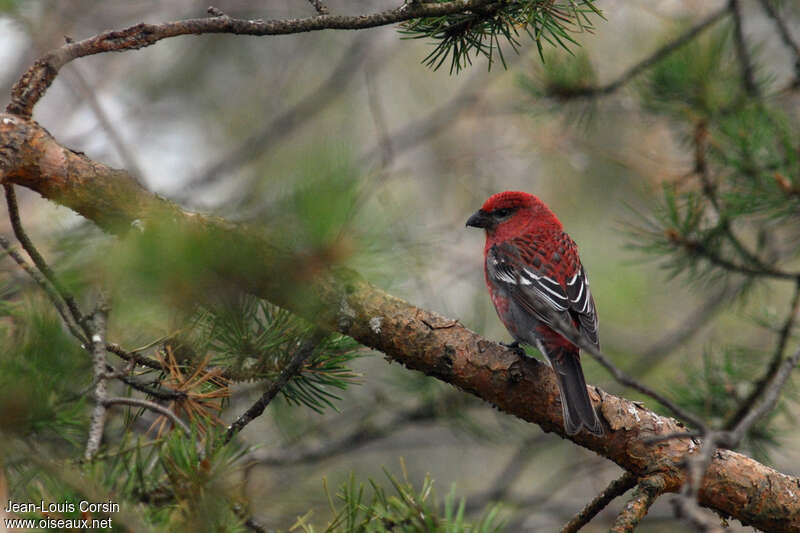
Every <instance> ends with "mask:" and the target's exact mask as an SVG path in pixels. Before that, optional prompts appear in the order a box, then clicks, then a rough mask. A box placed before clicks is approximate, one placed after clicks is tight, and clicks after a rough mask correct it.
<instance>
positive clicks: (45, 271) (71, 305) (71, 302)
mask: <svg viewBox="0 0 800 533" xmlns="http://www.w3.org/2000/svg"><path fill="white" fill-rule="evenodd" d="M3 189H4V190H5V193H6V204H7V205H8V218H9V220H10V221H11V227H12V229H13V230H14V235H15V236H16V237H17V240H18V241H19V243H20V245H22V249H23V250H25V251H26V252H27V253H28V256H29V257H30V258H31V260H32V261H33V264H34V265H35V266H36V268H37V269H38V270H39V272H41V273H42V275H43V276H44V277H45V278H46V279H47V281H49V282H50V283H51V284H52V285H53V287H55V290H56V292H57V293H58V295H59V297H60V298H61V299H63V300H64V303H65V304H66V306H67V309H69V312H70V314H71V315H72V318H73V319H74V320H75V324H76V325H77V326H78V328H80V329H82V330H83V332H84V333H85V335H86V337H87V338H88V337H91V336H92V333H91V331H90V329H89V327H88V325H87V324H85V323H84V320H83V314H82V313H81V311H80V309H78V304H76V303H75V299H74V298H73V297H72V295H71V294H70V293H69V292H67V290H66V289H65V288H64V286H63V285H61V283H60V282H59V281H58V278H56V275H55V273H54V272H53V270H52V269H51V268H50V266H49V265H48V264H47V261H45V259H44V257H43V256H42V254H41V253H39V250H37V249H36V246H35V245H34V244H33V241H31V239H30V237H28V234H27V233H26V232H25V228H23V227H22V220H21V218H20V216H19V206H18V205H17V195H16V193H15V192H14V186H13V185H11V184H8V183H4V184H3ZM78 339H79V340H80V339H81V337H78ZM83 342H84V343H85V342H86V341H85V340H84V341H83Z"/></svg>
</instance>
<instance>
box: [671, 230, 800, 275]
mask: <svg viewBox="0 0 800 533" xmlns="http://www.w3.org/2000/svg"><path fill="white" fill-rule="evenodd" d="M667 238H668V239H669V240H670V242H672V243H673V244H677V245H680V246H683V247H684V248H686V251H687V252H690V253H693V254H697V255H701V256H703V257H704V258H705V259H707V260H708V261H709V262H710V263H712V264H714V265H716V266H718V267H721V268H724V269H725V270H727V271H729V272H735V273H737V274H744V275H745V276H752V277H760V278H773V279H783V280H798V279H800V273H798V272H786V271H784V270H779V269H777V268H774V267H771V266H768V265H763V268H755V267H749V266H746V265H742V264H741V263H735V262H733V261H731V260H729V259H726V258H724V257H722V256H720V255H719V254H717V253H715V252H712V251H711V250H709V249H708V248H707V247H706V246H705V245H704V244H703V243H702V242H700V241H696V240H692V239H687V238H685V237H682V236H681V235H678V233H677V232H674V231H668V232H667Z"/></svg>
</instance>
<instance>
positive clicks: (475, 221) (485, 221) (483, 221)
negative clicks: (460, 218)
mask: <svg viewBox="0 0 800 533" xmlns="http://www.w3.org/2000/svg"><path fill="white" fill-rule="evenodd" d="M491 225H492V218H491V217H490V216H489V213H487V212H486V211H484V210H483V209H479V210H477V211H475V213H474V214H473V215H472V216H471V217H469V219H467V226H472V227H473V228H488V227H489V226H491Z"/></svg>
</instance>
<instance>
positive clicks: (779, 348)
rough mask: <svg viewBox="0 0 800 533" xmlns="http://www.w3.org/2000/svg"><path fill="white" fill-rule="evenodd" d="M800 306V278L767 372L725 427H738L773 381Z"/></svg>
mask: <svg viewBox="0 0 800 533" xmlns="http://www.w3.org/2000/svg"><path fill="white" fill-rule="evenodd" d="M798 307H800V280H798V281H797V282H796V283H795V287H794V296H792V303H791V304H790V305H789V314H788V316H787V317H786V320H785V321H784V323H783V326H782V327H781V330H780V333H779V335H778V343H777V345H776V347H775V353H774V354H773V356H772V360H771V361H770V364H769V368H767V371H766V373H765V374H764V375H763V376H762V377H761V379H759V380H758V381H757V382H756V384H755V387H754V388H753V390H752V391H751V392H750V394H748V395H747V398H745V399H744V400H743V401H742V403H741V405H740V406H739V408H738V409H737V410H736V412H735V413H734V414H733V416H731V417H730V419H729V420H728V421H727V422H726V423H725V426H724V427H725V429H727V430H733V429H734V428H736V426H737V425H739V423H740V422H741V421H742V420H743V419H744V417H745V416H747V413H748V412H749V411H750V409H751V408H752V406H753V404H754V403H755V401H756V400H757V399H758V398H760V397H761V395H762V394H763V393H764V389H766V387H767V385H768V384H769V383H770V382H771V381H772V379H773V378H774V377H775V374H776V373H777V372H778V370H779V369H780V366H781V361H783V357H784V354H785V352H786V345H787V344H788V343H789V338H790V337H791V333H792V329H793V328H794V324H795V320H796V319H797V310H798Z"/></svg>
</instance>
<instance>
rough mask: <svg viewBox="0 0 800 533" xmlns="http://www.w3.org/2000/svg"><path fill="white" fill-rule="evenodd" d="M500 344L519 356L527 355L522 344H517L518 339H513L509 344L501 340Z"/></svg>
mask: <svg viewBox="0 0 800 533" xmlns="http://www.w3.org/2000/svg"><path fill="white" fill-rule="evenodd" d="M500 346H505V347H506V348H508V349H509V350H511V351H512V352H514V353H515V354H517V355H518V356H519V357H524V356H526V355H528V354H527V353H525V349H524V348H523V347H522V346H520V345H519V341H514V342H512V343H510V344H506V343H505V342H501V343H500Z"/></svg>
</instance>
